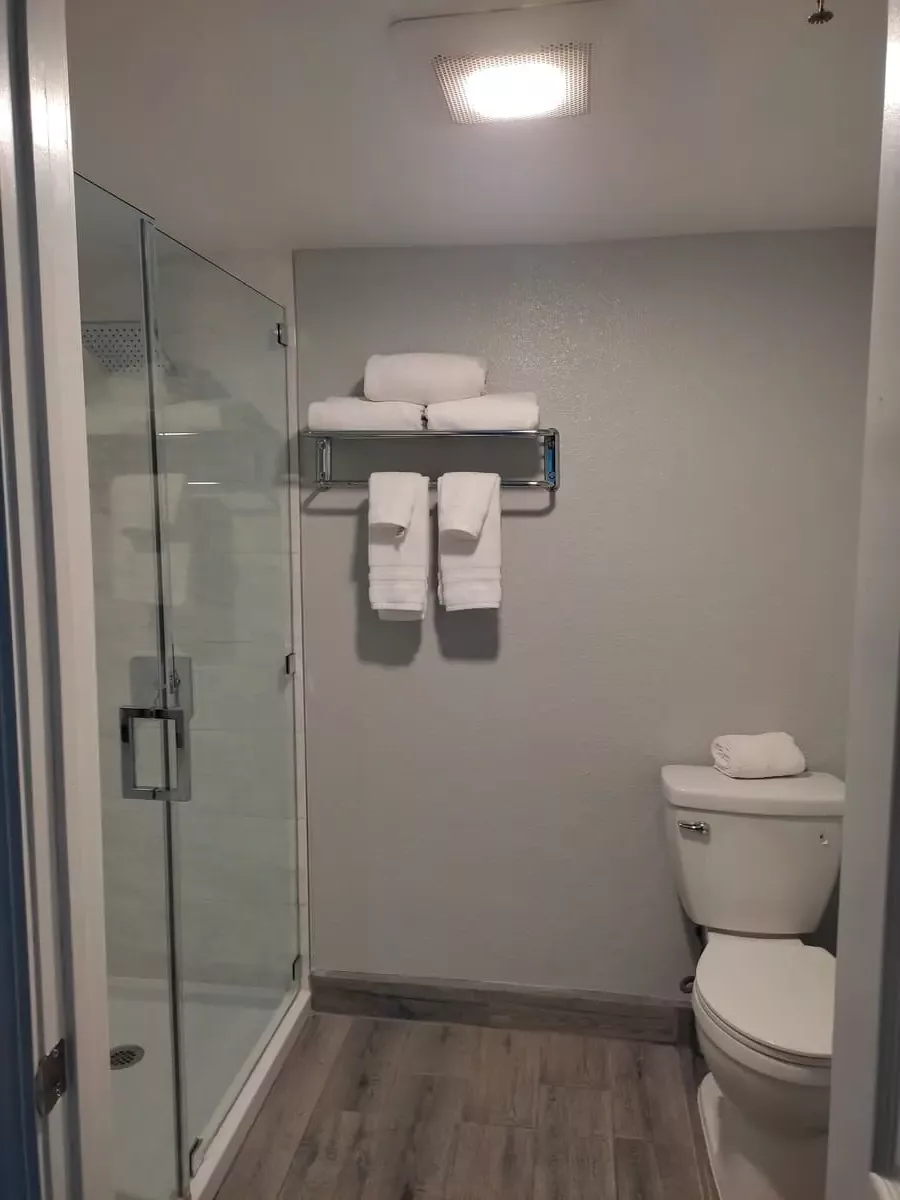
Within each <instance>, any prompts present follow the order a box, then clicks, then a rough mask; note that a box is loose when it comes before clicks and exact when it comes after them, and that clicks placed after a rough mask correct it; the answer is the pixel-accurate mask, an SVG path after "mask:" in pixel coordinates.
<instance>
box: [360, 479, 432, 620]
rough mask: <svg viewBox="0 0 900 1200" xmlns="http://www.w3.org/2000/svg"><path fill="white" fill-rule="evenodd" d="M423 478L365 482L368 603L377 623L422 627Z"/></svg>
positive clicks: (425, 568)
mask: <svg viewBox="0 0 900 1200" xmlns="http://www.w3.org/2000/svg"><path fill="white" fill-rule="evenodd" d="M430 532H431V525H430V521H429V516H428V477H427V476H426V475H416V474H413V473H410V472H405V471H377V472H375V473H374V474H372V475H370V476H369V603H370V604H371V605H372V608H374V609H375V611H376V612H377V613H378V615H379V617H380V618H381V620H382V621H422V620H424V619H425V613H426V610H427V608H428V573H429V566H430V562H431V537H430Z"/></svg>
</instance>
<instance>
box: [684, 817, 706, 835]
mask: <svg viewBox="0 0 900 1200" xmlns="http://www.w3.org/2000/svg"><path fill="white" fill-rule="evenodd" d="M678 828H679V829H681V830H683V831H684V832H685V833H699V834H700V835H701V836H702V837H709V826H708V825H707V823H706V822H705V821H679V822H678Z"/></svg>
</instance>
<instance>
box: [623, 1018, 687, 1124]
mask: <svg viewBox="0 0 900 1200" xmlns="http://www.w3.org/2000/svg"><path fill="white" fill-rule="evenodd" d="M609 1064H610V1090H611V1092H612V1097H613V1127H614V1130H615V1133H616V1136H617V1137H622V1138H630V1139H638V1140H643V1141H647V1142H659V1143H661V1144H663V1145H676V1146H692V1145H693V1142H694V1138H693V1132H692V1130H691V1120H690V1114H689V1111H688V1100H687V1094H686V1089H685V1083H684V1077H683V1073H682V1065H681V1060H680V1057H679V1053H678V1050H677V1048H676V1047H674V1046H660V1045H651V1044H650V1043H647V1042H611V1043H610V1044H609Z"/></svg>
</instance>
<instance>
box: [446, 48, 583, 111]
mask: <svg viewBox="0 0 900 1200" xmlns="http://www.w3.org/2000/svg"><path fill="white" fill-rule="evenodd" d="M431 61H432V66H433V67H434V71H435V74H436V75H437V77H438V82H439V83H440V85H441V89H442V91H443V93H444V99H445V100H446V101H447V107H448V108H449V109H450V116H451V117H452V118H453V120H454V121H455V122H456V124H457V125H481V124H484V123H485V122H487V121H495V120H498V119H506V120H516V119H517V118H515V117H507V118H497V117H489V116H485V115H484V114H482V113H480V112H477V111H476V110H475V109H474V108H473V107H472V105H471V104H470V102H469V98H468V96H467V94H466V81H467V80H468V79H469V77H470V76H471V75H472V73H473V72H474V71H479V70H482V69H485V68H489V67H514V66H519V65H523V64H526V63H544V64H547V65H548V66H551V67H558V68H559V69H560V70H561V71H562V72H563V74H564V75H565V80H566V92H565V97H564V99H563V101H562V103H561V104H560V105H559V106H558V107H556V108H554V109H553V110H552V111H551V112H546V113H542V114H540V116H542V117H579V116H582V115H583V114H584V113H586V112H589V111H590V91H591V44H590V42H563V43H561V44H559V45H556V46H541V47H540V49H539V50H532V51H528V52H527V53H522V54H490V55H446V54H438V55H436V56H435V58H433V59H432V60H431ZM518 119H523V118H518ZM524 119H534V118H524Z"/></svg>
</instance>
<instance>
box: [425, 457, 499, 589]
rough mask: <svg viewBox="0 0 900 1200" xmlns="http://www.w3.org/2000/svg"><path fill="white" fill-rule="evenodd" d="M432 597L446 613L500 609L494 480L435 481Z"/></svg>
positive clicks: (475, 476) (460, 477) (478, 476)
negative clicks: (436, 571)
mask: <svg viewBox="0 0 900 1200" xmlns="http://www.w3.org/2000/svg"><path fill="white" fill-rule="evenodd" d="M438 551H439V557H440V580H439V585H438V589H439V590H438V595H439V599H440V601H441V604H443V606H444V607H445V608H446V609H447V611H448V612H459V611H460V610H462V609H466V608H499V607H500V595H501V588H500V560H501V550H500V476H499V475H489V474H482V473H480V472H475V471H457V472H452V473H450V474H448V475H442V476H441V477H440V478H439V479H438Z"/></svg>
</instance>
